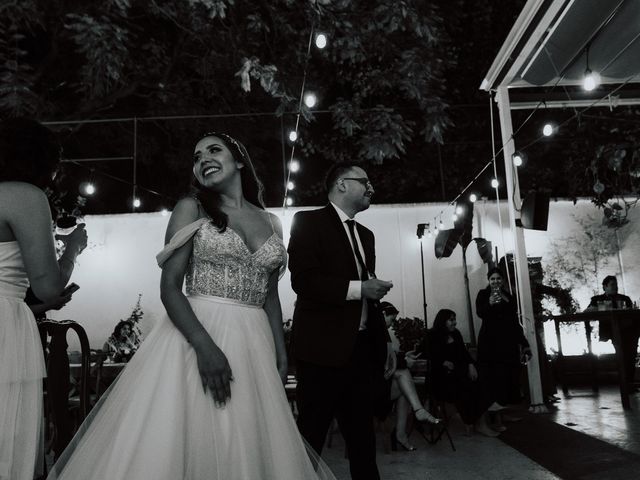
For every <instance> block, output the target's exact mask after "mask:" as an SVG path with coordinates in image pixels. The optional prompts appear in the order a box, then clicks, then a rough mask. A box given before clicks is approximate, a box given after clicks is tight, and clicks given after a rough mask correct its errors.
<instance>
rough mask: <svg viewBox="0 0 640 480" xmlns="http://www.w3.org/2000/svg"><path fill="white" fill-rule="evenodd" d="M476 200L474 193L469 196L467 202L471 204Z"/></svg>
mask: <svg viewBox="0 0 640 480" xmlns="http://www.w3.org/2000/svg"><path fill="white" fill-rule="evenodd" d="M476 200H478V196H477V195H476V194H475V193H472V194H471V195H469V201H470V202H471V203H474V202H475V201H476Z"/></svg>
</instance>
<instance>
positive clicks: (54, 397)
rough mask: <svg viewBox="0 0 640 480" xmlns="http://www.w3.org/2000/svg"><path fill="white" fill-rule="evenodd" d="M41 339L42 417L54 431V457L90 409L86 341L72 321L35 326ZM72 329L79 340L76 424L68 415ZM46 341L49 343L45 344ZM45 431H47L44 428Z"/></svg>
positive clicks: (61, 449) (83, 331) (81, 329)
mask: <svg viewBox="0 0 640 480" xmlns="http://www.w3.org/2000/svg"><path fill="white" fill-rule="evenodd" d="M38 329H39V331H40V336H41V338H42V341H43V346H45V361H46V366H47V378H46V379H45V392H46V397H45V416H46V417H47V426H49V424H50V425H52V427H53V431H52V432H51V436H50V438H49V441H50V443H51V448H52V449H53V451H54V452H55V457H56V458H57V457H58V456H59V455H60V454H61V453H62V451H63V450H64V448H65V447H66V446H67V445H68V443H69V442H70V441H71V438H72V437H73V433H74V430H75V428H74V423H78V424H79V423H81V422H82V420H84V418H85V417H86V416H87V413H88V410H89V355H90V349H89V339H88V338H87V333H86V332H85V330H84V328H83V327H82V326H81V325H80V324H79V323H77V322H75V321H73V320H62V321H57V320H49V319H47V320H43V321H41V322H39V323H38ZM69 330H73V331H74V332H76V334H77V335H78V339H79V340H80V352H81V360H80V361H81V367H80V382H79V385H78V391H79V410H78V415H77V417H76V418H77V420H76V422H74V421H72V419H71V416H70V412H69V390H70V387H71V381H70V366H69V355H68V353H67V347H68V343H67V332H68V331H69ZM47 338H50V339H51V340H50V341H49V342H48V343H47ZM47 430H48V429H47Z"/></svg>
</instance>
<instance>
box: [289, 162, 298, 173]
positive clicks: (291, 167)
mask: <svg viewBox="0 0 640 480" xmlns="http://www.w3.org/2000/svg"><path fill="white" fill-rule="evenodd" d="M289 170H290V171H291V173H296V172H297V171H299V170H300V162H299V161H298V160H291V161H290V162H289Z"/></svg>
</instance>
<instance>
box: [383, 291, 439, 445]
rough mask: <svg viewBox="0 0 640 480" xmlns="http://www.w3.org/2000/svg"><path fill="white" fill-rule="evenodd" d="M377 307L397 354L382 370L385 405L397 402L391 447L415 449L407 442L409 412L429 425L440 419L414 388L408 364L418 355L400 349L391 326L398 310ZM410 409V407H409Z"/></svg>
mask: <svg viewBox="0 0 640 480" xmlns="http://www.w3.org/2000/svg"><path fill="white" fill-rule="evenodd" d="M380 308H381V310H382V313H383V315H384V319H385V323H386V325H387V328H388V330H389V336H390V337H391V343H390V344H389V346H390V348H393V350H394V351H395V353H396V355H395V358H396V361H395V365H392V366H391V368H388V369H387V371H386V372H385V378H386V379H387V382H388V387H389V389H388V390H387V391H388V392H389V394H388V405H389V409H390V406H391V404H392V403H393V402H396V425H395V428H394V429H393V432H391V448H392V449H393V450H397V446H398V444H400V446H401V447H402V448H403V449H404V450H408V451H413V450H415V449H416V447H414V446H413V445H411V444H410V443H409V438H408V435H407V418H408V416H409V413H410V412H411V411H413V415H414V417H415V419H416V420H417V421H418V422H426V423H432V424H438V423H440V421H441V420H440V419H438V418H435V417H434V416H433V415H431V414H430V413H429V412H428V411H427V410H425V409H424V407H423V406H422V403H421V402H420V398H419V397H418V393H417V392H416V387H415V384H414V382H413V377H412V376H411V372H410V371H409V367H411V366H413V362H415V361H416V360H417V358H418V355H416V354H415V352H412V351H411V352H406V353H401V352H400V343H399V342H398V339H397V338H396V336H395V335H394V333H393V330H392V329H391V324H392V323H393V321H394V320H395V318H396V317H397V316H398V309H397V308H396V307H394V306H393V304H391V303H389V302H381V303H380ZM409 408H411V410H409Z"/></svg>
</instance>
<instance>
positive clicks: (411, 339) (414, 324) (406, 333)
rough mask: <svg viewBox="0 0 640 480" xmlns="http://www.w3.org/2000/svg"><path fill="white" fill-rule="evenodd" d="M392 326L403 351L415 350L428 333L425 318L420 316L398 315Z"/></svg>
mask: <svg viewBox="0 0 640 480" xmlns="http://www.w3.org/2000/svg"><path fill="white" fill-rule="evenodd" d="M391 328H392V329H393V333H394V334H395V336H396V338H397V339H398V342H400V351H401V352H408V351H410V350H414V349H415V348H416V344H418V343H419V342H421V341H422V339H423V338H424V336H425V333H426V326H425V323H424V320H422V319H420V318H418V317H413V318H409V317H406V318H402V317H397V318H396V319H395V320H394V321H393V322H392V323H391Z"/></svg>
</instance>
